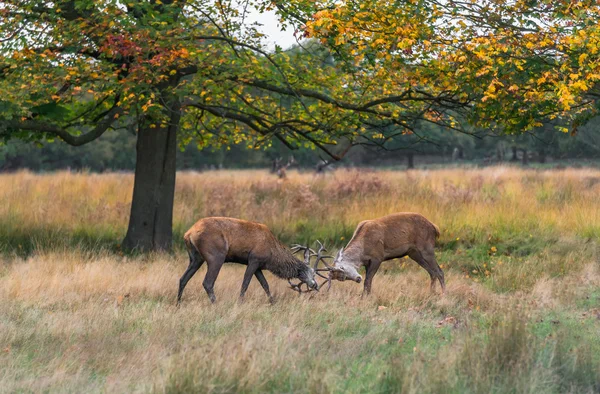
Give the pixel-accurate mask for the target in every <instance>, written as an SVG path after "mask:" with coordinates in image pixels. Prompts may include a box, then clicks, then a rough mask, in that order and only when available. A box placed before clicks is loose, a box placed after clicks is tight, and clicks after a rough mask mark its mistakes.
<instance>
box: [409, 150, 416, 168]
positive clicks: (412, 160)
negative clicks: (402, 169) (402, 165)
mask: <svg viewBox="0 0 600 394" xmlns="http://www.w3.org/2000/svg"><path fill="white" fill-rule="evenodd" d="M407 158H408V165H407V168H408V169H409V170H410V169H413V168H415V154H414V153H413V152H409V153H408V156H407Z"/></svg>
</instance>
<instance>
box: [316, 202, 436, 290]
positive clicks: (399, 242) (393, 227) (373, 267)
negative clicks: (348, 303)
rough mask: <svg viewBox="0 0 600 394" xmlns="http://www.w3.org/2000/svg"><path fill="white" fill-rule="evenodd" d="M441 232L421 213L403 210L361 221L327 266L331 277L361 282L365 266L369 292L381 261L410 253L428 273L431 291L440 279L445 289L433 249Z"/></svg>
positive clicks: (366, 283)
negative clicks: (360, 270) (331, 262)
mask: <svg viewBox="0 0 600 394" xmlns="http://www.w3.org/2000/svg"><path fill="white" fill-rule="evenodd" d="M439 236H440V230H439V229H438V227H437V226H436V225H435V224H433V223H432V222H430V221H429V220H427V218H425V217H424V216H423V215H421V214H418V213H412V212H402V213H395V214H392V215H387V216H384V217H381V218H377V219H373V220H365V221H362V222H360V223H359V224H358V226H357V227H356V230H354V235H353V236H352V239H351V240H350V242H348V245H346V247H345V248H342V249H341V250H340V251H339V252H338V254H337V257H336V258H335V261H334V262H333V266H328V269H329V271H330V274H329V278H330V279H336V280H341V281H344V280H347V279H348V280H352V281H355V282H356V283H360V282H361V281H362V276H361V275H360V274H359V273H358V270H359V269H360V267H362V266H365V267H366V270H367V272H366V278H365V285H364V286H365V287H364V293H366V294H369V293H370V292H371V283H372V281H373V277H374V276H375V274H376V273H377V270H378V269H379V266H380V265H381V263H382V262H384V261H387V260H392V259H395V258H400V257H404V256H408V257H410V258H411V259H413V260H414V261H416V262H417V263H418V264H419V265H420V266H421V267H423V268H424V269H425V270H426V271H427V273H428V274H429V276H430V278H431V285H430V288H431V291H432V292H433V291H434V290H435V283H436V282H437V281H439V282H440V285H441V287H442V293H443V292H444V291H445V289H446V283H445V281H444V272H443V271H442V269H441V268H440V266H439V265H438V263H437V261H436V259H435V251H434V248H435V241H436V239H437V238H438V237H439ZM323 261H324V260H323ZM324 262H325V261H324Z"/></svg>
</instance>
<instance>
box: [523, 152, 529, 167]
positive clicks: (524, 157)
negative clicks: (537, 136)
mask: <svg viewBox="0 0 600 394" xmlns="http://www.w3.org/2000/svg"><path fill="white" fill-rule="evenodd" d="M522 160H523V161H522V162H523V165H524V166H528V165H529V157H528V155H527V149H523V159H522Z"/></svg>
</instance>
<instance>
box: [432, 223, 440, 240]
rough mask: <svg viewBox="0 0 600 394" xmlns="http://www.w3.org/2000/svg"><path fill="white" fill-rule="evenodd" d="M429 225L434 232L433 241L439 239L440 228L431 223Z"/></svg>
mask: <svg viewBox="0 0 600 394" xmlns="http://www.w3.org/2000/svg"><path fill="white" fill-rule="evenodd" d="M431 225H432V226H433V231H435V239H438V238H439V237H440V228H439V227H438V226H436V225H435V224H433V223H431Z"/></svg>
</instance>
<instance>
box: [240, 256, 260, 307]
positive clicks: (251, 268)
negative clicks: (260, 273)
mask: <svg viewBox="0 0 600 394" xmlns="http://www.w3.org/2000/svg"><path fill="white" fill-rule="evenodd" d="M256 270H258V264H257V263H255V262H248V267H246V272H245V273H244V281H243V282H242V290H241V291H240V300H242V299H243V298H244V295H245V294H246V290H248V286H249V285H250V281H251V280H252V276H254V274H255V273H256Z"/></svg>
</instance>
